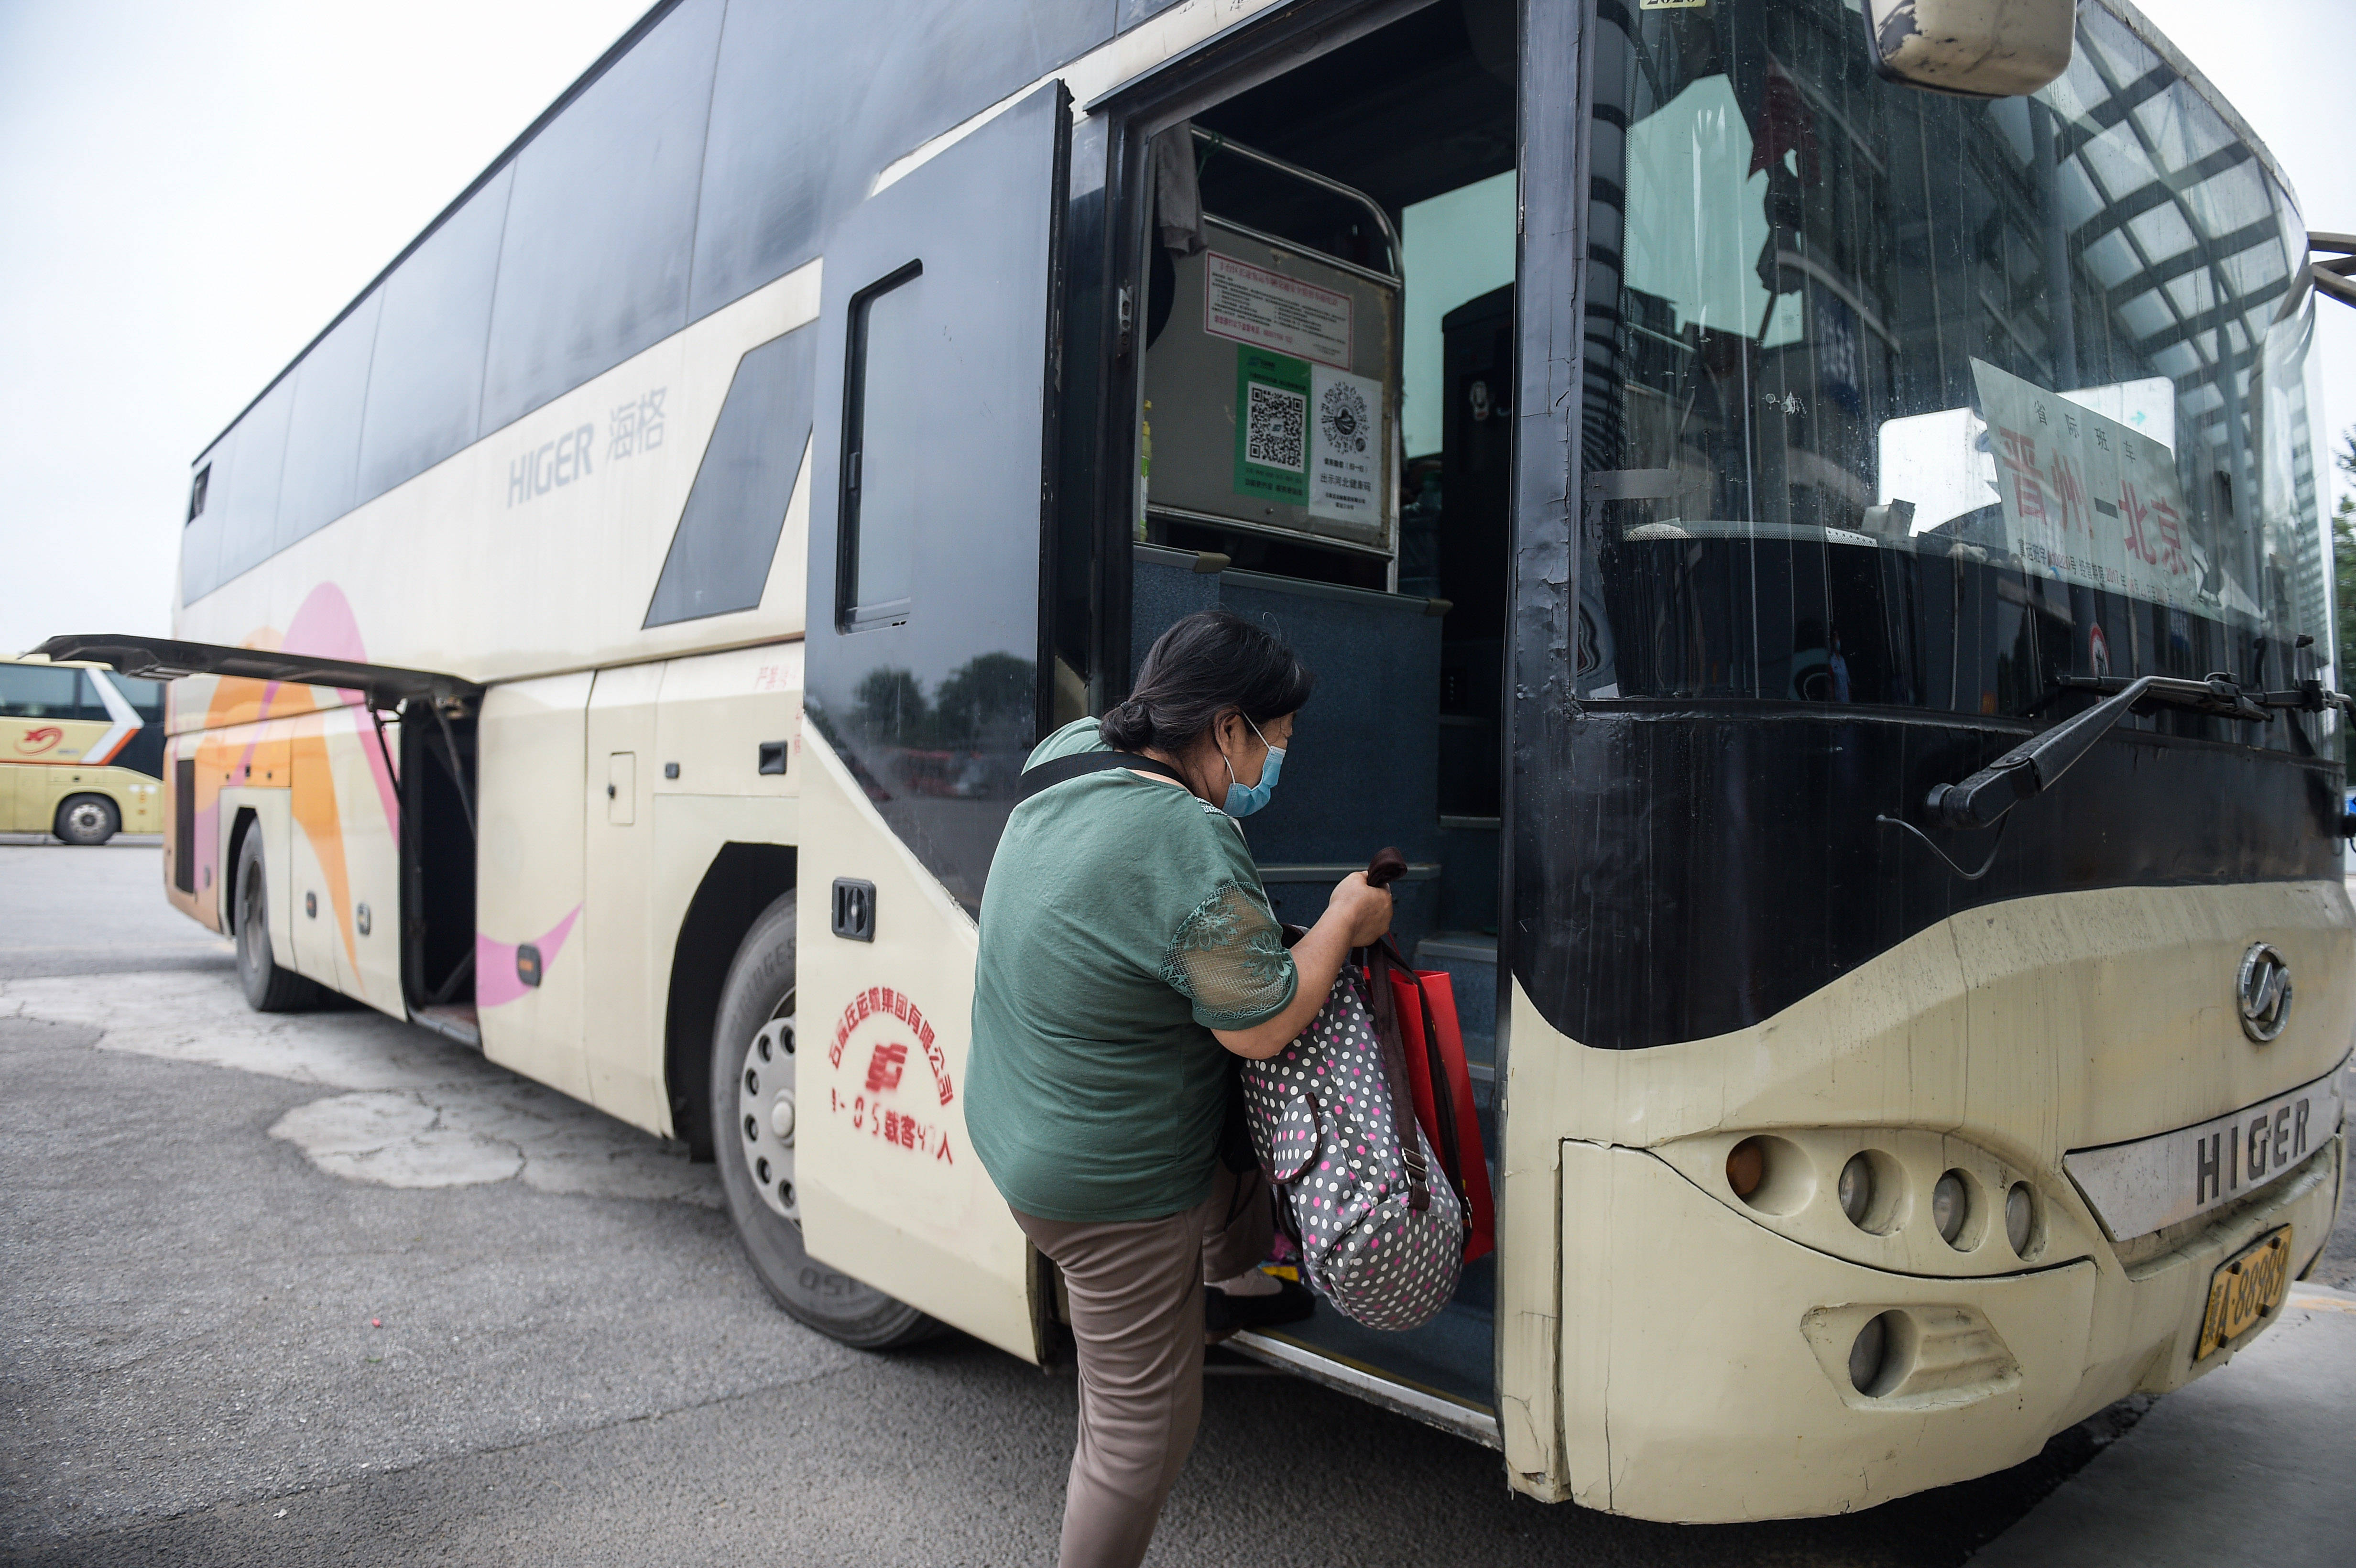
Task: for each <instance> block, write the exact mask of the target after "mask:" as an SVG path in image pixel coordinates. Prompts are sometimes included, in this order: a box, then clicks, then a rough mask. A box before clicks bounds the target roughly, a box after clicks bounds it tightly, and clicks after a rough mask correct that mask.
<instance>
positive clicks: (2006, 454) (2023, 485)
mask: <svg viewBox="0 0 2356 1568" xmlns="http://www.w3.org/2000/svg"><path fill="white" fill-rule="evenodd" d="M1996 433H1997V446H1998V448H1999V450H1998V451H1997V462H1999V463H2001V464H2004V467H2005V472H2006V473H2008V474H2009V475H2012V488H2013V508H2014V510H2015V511H2016V512H2017V513H2018V514H2019V517H2020V519H2021V521H2022V522H2024V523H2027V522H2030V521H2035V522H2040V523H2042V522H2044V521H2045V520H2046V517H2045V477H2044V475H2041V474H2040V473H2039V472H2038V471H2037V443H2036V442H2035V441H2034V440H2032V439H2031V438H2029V436H2025V435H2023V434H2021V433H2020V432H2019V431H2017V430H2004V429H2001V428H1999V429H1998V430H1997V432H1996Z"/></svg>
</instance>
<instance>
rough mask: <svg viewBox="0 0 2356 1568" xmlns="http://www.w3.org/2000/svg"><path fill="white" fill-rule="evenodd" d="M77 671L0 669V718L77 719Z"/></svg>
mask: <svg viewBox="0 0 2356 1568" xmlns="http://www.w3.org/2000/svg"><path fill="white" fill-rule="evenodd" d="M80 674H81V671H80V670H76V669H56V668H50V667H43V666H40V665H22V664H10V665H0V715H5V716H6V717H8V718H10V719H79V718H80V717H81V714H80V710H79V709H80V701H79V693H77V692H76V690H75V689H74V686H75V680H74V677H77V676H79V675H80Z"/></svg>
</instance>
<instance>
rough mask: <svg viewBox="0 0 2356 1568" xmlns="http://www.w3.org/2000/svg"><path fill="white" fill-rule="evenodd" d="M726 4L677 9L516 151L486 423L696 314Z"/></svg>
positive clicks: (613, 361) (488, 426)
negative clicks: (697, 241) (701, 221)
mask: <svg viewBox="0 0 2356 1568" xmlns="http://www.w3.org/2000/svg"><path fill="white" fill-rule="evenodd" d="M720 14H721V6H720V5H719V0H690V3H689V4H687V5H682V6H680V8H679V9H678V10H676V11H674V12H672V13H671V14H670V15H669V16H666V17H665V18H664V19H663V20H662V21H661V23H659V25H658V26H657V27H655V29H654V30H653V31H652V32H650V33H648V35H647V36H646V37H645V38H643V39H641V40H640V41H639V43H638V44H637V47H636V48H633V49H631V50H630V52H629V53H628V54H626V55H625V56H624V57H623V58H622V59H619V60H617V61H616V62H615V64H614V67H613V69H610V70H608V71H607V72H606V73H605V75H604V76H602V77H600V78H598V79H597V80H596V81H594V83H592V84H591V85H590V87H589V89H588V91H585V92H584V93H583V94H582V95H581V96H580V97H579V98H578V99H576V100H574V101H573V104H572V105H571V107H569V108H567V109H566V110H565V112H563V113H562V115H560V116H558V117H557V119H556V121H555V122H554V123H552V124H551V125H550V126H549V127H548V128H547V129H546V130H544V131H542V132H541V133H540V135H539V136H538V137H537V138H536V139H535V140H534V141H533V142H532V144H530V146H528V147H526V148H525V149H524V150H523V152H522V153H521V154H520V155H519V156H518V157H517V159H516V163H515V197H514V201H513V203H512V205H511V207H510V209H509V215H508V225H507V236H506V240H505V242H504V244H503V246H502V247H501V251H500V259H499V296H498V313H497V315H496V318H495V319H494V320H493V322H492V324H491V346H490V364H489V367H488V368H487V371H486V373H485V376H484V393H483V424H482V428H483V429H484V430H486V431H490V430H497V429H498V428H499V427H500V426H501V425H503V424H506V423H507V422H508V421H510V420H513V419H516V418H518V417H519V416H520V415H523V414H527V413H530V411H532V410H534V409H536V408H539V407H540V406H541V404H543V403H545V402H547V401H549V400H551V399H552V398H555V397H559V396H561V395H562V394H563V393H565V392H567V391H570V390H571V389H573V388H574V387H577V386H579V385H580V384H581V383H582V382H584V381H585V380H587V379H589V378H590V377H592V376H594V375H597V374H599V373H600V372H602V371H605V370H607V369H610V368H613V367H614V366H616V365H617V364H619V363H621V362H622V361H623V360H625V359H626V358H628V357H630V356H631V355H633V354H636V353H637V351H638V350H639V349H641V348H644V347H647V346H648V345H649V344H651V343H656V342H659V341H660V340H661V339H663V338H665V337H668V336H670V335H671V334H672V333H674V332H677V331H678V330H679V329H680V327H682V326H684V325H687V273H688V263H689V259H690V257H691V254H692V251H693V244H694V233H695V191H696V176H697V174H698V173H699V171H700V170H701V168H702V165H703V128H704V120H705V118H706V115H707V112H708V111H709V109H710V107H711V102H712V61H713V59H714V58H715V56H716V55H717V53H718V50H719V47H720Z"/></svg>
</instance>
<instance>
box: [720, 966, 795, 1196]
mask: <svg viewBox="0 0 2356 1568" xmlns="http://www.w3.org/2000/svg"><path fill="white" fill-rule="evenodd" d="M794 1124H795V1104H794V996H793V993H792V992H790V991H788V992H787V993H786V999H785V1000H784V1001H782V1002H780V1003H778V1004H777V1010H776V1012H775V1013H773V1014H771V1015H770V1018H769V1021H768V1022H766V1023H765V1024H763V1025H762V1026H761V1027H760V1028H759V1029H757V1030H755V1032H754V1035H753V1038H752V1039H751V1040H748V1041H746V1042H745V1045H744V1058H743V1060H742V1061H740V1062H739V1063H738V1065H737V1069H736V1130H735V1135H734V1136H735V1140H736V1147H738V1149H739V1150H741V1151H742V1153H743V1156H744V1169H745V1173H746V1174H747V1175H748V1176H750V1177H751V1178H752V1179H753V1186H754V1187H755V1189H756V1190H758V1191H759V1193H760V1194H761V1201H763V1202H764V1203H766V1204H767V1205H768V1206H769V1208H770V1210H771V1211H773V1212H775V1213H776V1214H777V1215H778V1216H779V1217H780V1218H782V1219H783V1220H785V1221H786V1222H787V1223H788V1224H790V1225H792V1226H793V1227H795V1228H796V1229H797V1230H798V1229H800V1227H801V1222H802V1209H801V1199H800V1196H799V1192H798V1189H796V1187H795V1186H794V1142H795V1125H794Z"/></svg>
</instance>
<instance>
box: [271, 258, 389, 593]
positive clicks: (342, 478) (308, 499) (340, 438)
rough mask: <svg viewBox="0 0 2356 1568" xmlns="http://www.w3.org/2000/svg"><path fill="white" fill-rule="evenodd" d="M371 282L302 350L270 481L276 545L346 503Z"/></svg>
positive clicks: (376, 305) (370, 346) (369, 331)
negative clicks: (274, 485) (278, 466)
mask: <svg viewBox="0 0 2356 1568" xmlns="http://www.w3.org/2000/svg"><path fill="white" fill-rule="evenodd" d="M383 303H384V292H383V291H382V290H379V291H377V292H376V293H372V294H370V295H369V297H368V298H366V299H364V300H362V301H361V302H360V304H359V309H357V310H355V311H353V312H352V314H351V315H348V316H346V317H345V318H344V319H343V320H342V321H340V322H338V323H337V325H336V329H335V330H334V331H333V332H330V333H329V334H327V336H326V337H325V338H324V339H323V340H321V342H320V343H319V346H318V347H316V348H314V349H312V350H311V352H310V353H309V354H307V355H305V356H304V358H303V367H302V368H301V370H300V371H298V372H297V373H296V376H295V411H294V414H293V416H292V418H291V420H290V421H289V422H288V425H287V430H286V467H285V472H284V476H283V477H281V478H280V480H279V482H278V537H277V548H279V549H285V548H286V547H287V546H288V545H290V544H293V543H294V542H295V540H296V539H301V538H302V537H303V536H304V535H305V534H308V533H312V532H314V531H316V530H317V529H319V528H325V527H327V525H328V524H329V523H332V522H334V521H335V520H336V519H337V517H342V516H343V515H344V514H345V513H346V512H348V511H350V510H351V507H352V486H353V485H354V483H355V482H356V479H357V475H358V474H359V457H360V410H361V408H362V407H363V406H364V404H365V403H366V401H367V399H368V379H369V355H370V353H371V352H372V351H373V350H374V349H375V347H376V319H377V312H378V310H379V309H380V307H381V306H382V304H383Z"/></svg>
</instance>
